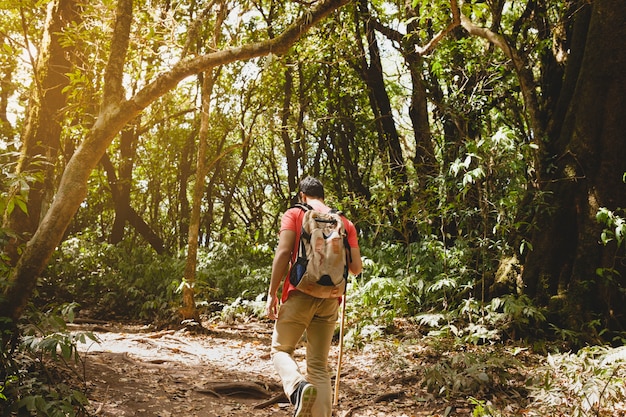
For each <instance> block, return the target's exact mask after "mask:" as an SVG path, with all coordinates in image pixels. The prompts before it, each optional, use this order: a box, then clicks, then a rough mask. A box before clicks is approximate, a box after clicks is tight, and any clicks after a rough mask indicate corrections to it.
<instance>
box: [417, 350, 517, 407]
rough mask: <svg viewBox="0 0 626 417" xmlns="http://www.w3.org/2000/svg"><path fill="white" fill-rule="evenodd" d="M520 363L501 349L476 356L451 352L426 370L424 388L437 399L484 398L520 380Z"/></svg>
mask: <svg viewBox="0 0 626 417" xmlns="http://www.w3.org/2000/svg"><path fill="white" fill-rule="evenodd" d="M520 367H521V363H520V362H519V361H518V360H517V359H515V357H514V356H512V355H510V354H508V353H505V352H504V351H503V350H502V349H501V348H495V349H494V351H491V349H488V348H485V349H482V350H480V351H476V352H469V351H461V352H448V353H446V354H445V357H442V358H441V359H440V360H439V361H437V363H436V364H434V365H429V366H427V367H426V368H425V370H424V376H423V379H422V385H423V386H424V387H425V388H426V389H427V390H428V391H429V392H431V393H434V394H436V395H438V396H444V397H451V396H458V395H475V396H479V397H484V396H486V395H488V394H491V393H493V392H495V391H504V390H505V389H506V388H507V386H508V385H509V384H510V382H511V381H512V380H513V379H515V378H518V373H517V372H518V371H517V369H518V368H520Z"/></svg>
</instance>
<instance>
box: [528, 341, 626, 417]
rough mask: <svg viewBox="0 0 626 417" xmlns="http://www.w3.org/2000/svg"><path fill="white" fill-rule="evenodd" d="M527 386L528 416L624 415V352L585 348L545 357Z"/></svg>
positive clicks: (625, 379) (625, 394)
mask: <svg viewBox="0 0 626 417" xmlns="http://www.w3.org/2000/svg"><path fill="white" fill-rule="evenodd" d="M537 371H538V372H537V375H538V376H537V377H536V378H535V380H534V381H531V384H530V386H529V390H530V397H531V398H532V402H531V404H529V406H528V408H529V413H528V414H527V415H528V416H536V417H539V416H546V415H563V416H565V415H567V416H569V417H591V416H614V415H623V414H620V413H624V412H626V406H625V405H624V404H625V402H626V384H625V382H626V348H624V347H620V348H608V347H603V346H594V347H586V348H583V349H581V350H580V351H579V352H578V353H576V354H572V353H565V354H557V355H550V356H548V358H547V360H546V363H545V364H544V365H543V366H542V367H541V368H539V369H538V370H537Z"/></svg>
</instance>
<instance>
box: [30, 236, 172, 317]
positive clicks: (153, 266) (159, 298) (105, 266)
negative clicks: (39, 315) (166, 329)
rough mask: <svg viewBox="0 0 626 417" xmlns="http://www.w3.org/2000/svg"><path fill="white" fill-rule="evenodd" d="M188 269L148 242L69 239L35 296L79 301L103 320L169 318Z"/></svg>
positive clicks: (43, 277)
mask: <svg viewBox="0 0 626 417" xmlns="http://www.w3.org/2000/svg"><path fill="white" fill-rule="evenodd" d="M183 268H184V262H183V261H181V260H179V259H175V258H172V257H170V256H166V255H158V254H157V253H155V252H154V251H153V250H152V249H151V248H149V247H145V246H132V245H131V244H130V243H129V242H123V243H121V244H118V245H111V244H108V243H103V242H94V241H91V240H89V239H80V238H70V239H68V240H66V241H64V242H63V243H62V244H61V245H60V247H59V249H58V250H57V251H56V252H55V254H54V256H53V259H52V260H51V261H50V263H49V265H48V268H47V269H46V271H45V272H44V274H43V276H42V278H41V279H40V281H39V284H40V285H39V287H38V296H37V297H36V300H37V303H38V305H41V304H42V303H46V302H48V301H49V300H58V301H61V302H77V303H78V304H80V305H81V307H82V309H83V310H84V311H83V312H84V313H85V314H86V315H89V316H93V317H98V318H100V319H117V320H120V319H121V320H154V321H159V320H168V319H169V318H170V317H171V316H172V315H173V314H174V312H175V308H176V307H178V306H179V305H180V301H179V298H180V297H179V296H178V295H177V294H176V289H177V287H178V286H179V284H180V280H181V277H182V274H183Z"/></svg>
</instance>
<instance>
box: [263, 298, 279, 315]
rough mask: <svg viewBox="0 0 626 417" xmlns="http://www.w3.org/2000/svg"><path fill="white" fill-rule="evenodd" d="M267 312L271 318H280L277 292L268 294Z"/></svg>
mask: <svg viewBox="0 0 626 417" xmlns="http://www.w3.org/2000/svg"><path fill="white" fill-rule="evenodd" d="M265 314H266V315H267V317H268V318H269V319H271V320H276V319H277V318H278V297H276V294H274V295H272V294H268V295H267V304H266V305H265Z"/></svg>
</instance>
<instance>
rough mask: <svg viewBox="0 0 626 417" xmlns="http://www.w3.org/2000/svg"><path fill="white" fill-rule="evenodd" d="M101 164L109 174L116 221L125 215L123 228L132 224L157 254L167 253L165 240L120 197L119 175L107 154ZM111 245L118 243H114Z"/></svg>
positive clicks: (127, 200) (128, 200) (127, 201)
mask: <svg viewBox="0 0 626 417" xmlns="http://www.w3.org/2000/svg"><path fill="white" fill-rule="evenodd" d="M101 163H102V166H103V167H104V170H105V171H106V173H107V178H108V181H109V187H110V188H111V196H112V198H113V204H114V205H115V214H116V217H115V218H116V220H117V219H118V217H119V218H122V217H121V215H119V213H124V214H123V216H124V217H123V218H124V224H122V225H121V227H122V228H123V227H124V226H125V224H126V222H128V224H130V225H131V226H132V227H133V228H134V229H135V230H136V231H137V233H139V234H140V235H141V236H142V237H143V238H144V239H145V240H146V242H148V244H150V246H151V247H152V249H154V250H155V251H156V253H158V254H162V253H165V245H164V243H163V239H161V238H160V237H159V235H157V234H156V233H155V232H154V231H153V230H152V228H150V226H148V224H147V223H146V222H145V221H144V220H143V219H142V218H141V216H140V215H139V214H138V213H137V212H136V211H135V210H134V209H133V208H132V207H131V206H130V198H128V199H126V198H122V197H120V195H119V194H120V190H119V189H118V185H117V184H118V182H119V181H118V179H117V175H116V174H115V167H114V166H113V164H112V163H111V160H110V159H109V157H108V155H107V154H106V153H105V154H104V156H103V157H102V159H101ZM111 240H112V239H111ZM120 240H121V237H120ZM111 243H117V242H113V241H112V242H111Z"/></svg>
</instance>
